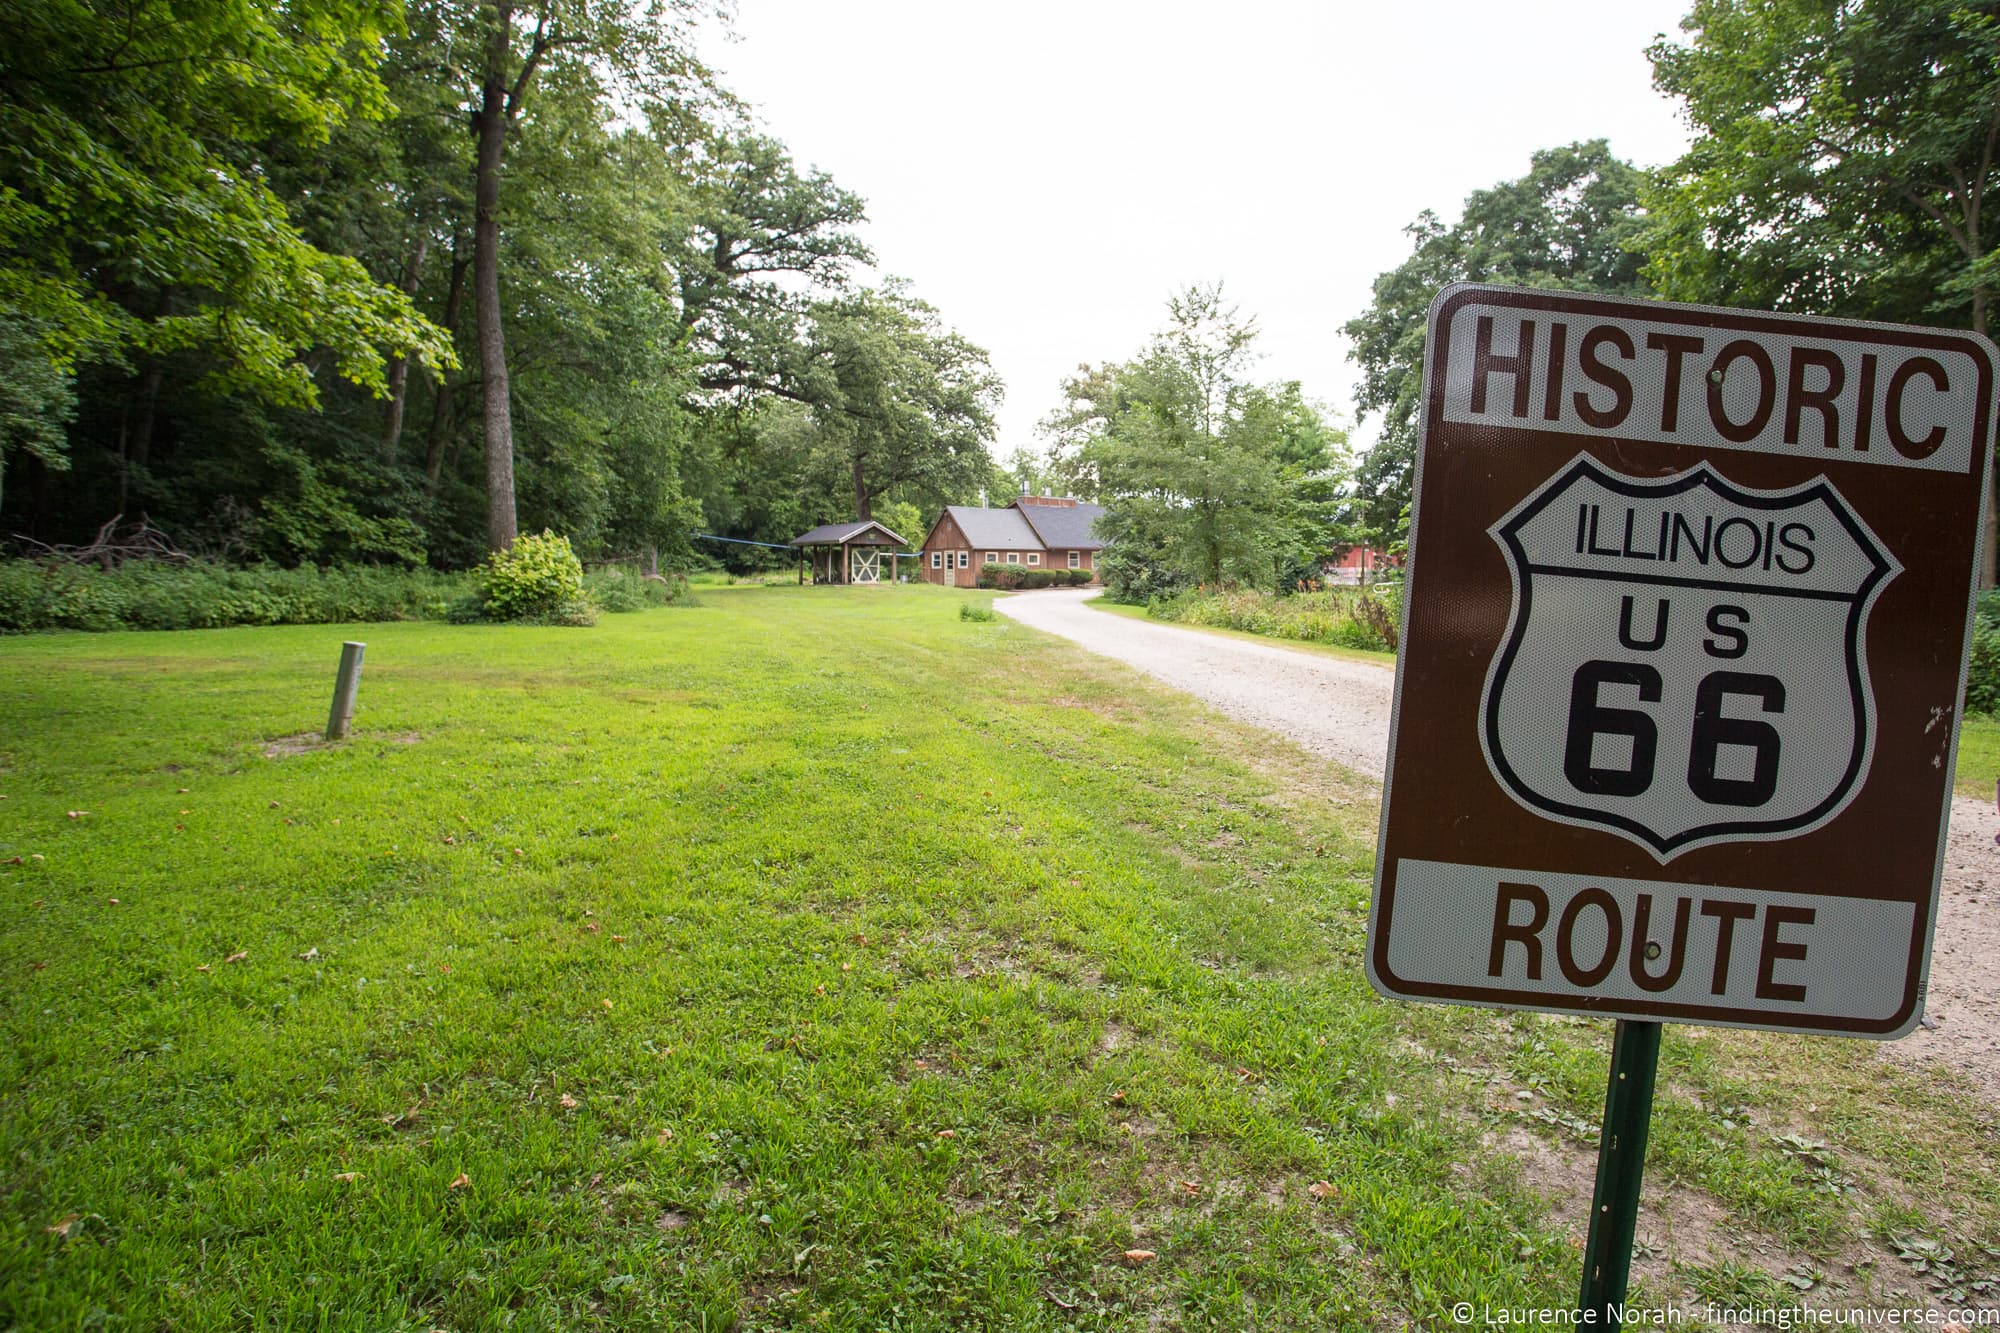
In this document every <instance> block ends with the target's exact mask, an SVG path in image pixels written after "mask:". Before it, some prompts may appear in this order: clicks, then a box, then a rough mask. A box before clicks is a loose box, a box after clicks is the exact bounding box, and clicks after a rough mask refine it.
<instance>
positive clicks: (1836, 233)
mask: <svg viewBox="0 0 2000 1333" xmlns="http://www.w3.org/2000/svg"><path fill="white" fill-rule="evenodd" d="M1681 27H1682V29H1683V30H1684V31H1685V32H1686V34H1687V40H1686V41H1684V42H1668V41H1661V42H1659V43H1657V44H1655V45H1654V46H1653V47H1652V49H1651V51H1650V52H1649V54H1650V55H1651V56H1652V59H1653V72H1654V82H1655V83H1656V85H1657V86H1658V87H1659V88H1660V89H1661V91H1663V92H1666V93H1670V94H1672V95H1674V96H1676V97H1679V98H1681V99H1682V101H1683V102H1684V104H1685V107H1686V112H1687V116H1688V120H1689V122H1690V123H1691V124H1692V125H1693V127H1694V129H1695V131H1696V138H1695V141H1694V143H1693V145H1692V146H1691V147H1690V148H1689V150H1688V152H1687V154H1686V155H1685V156H1684V157H1682V158H1681V159H1680V161H1678V162H1676V163H1674V164H1673V165H1672V166H1671V167H1669V168H1667V169H1666V170H1665V171H1663V172H1662V173H1661V175H1660V182H1659V186H1658V189H1657V190H1656V192H1655V194H1654V196H1653V198H1652V200H1651V202H1652V204H1653V208H1654V210H1655V215H1656V221H1655V224H1654V226H1653V227H1652V228H1651V230H1650V232H1649V234H1648V236H1647V239H1646V248H1647V251H1648V254H1649V261H1648V265H1647V270H1646V271H1647V275H1648V276H1649V277H1650V279H1651V280H1652V282H1653V283H1654V285H1655V286H1656V287H1657V288H1658V290H1659V292H1660V294H1661V295H1663V296H1667V297H1669V298H1672V299H1676V300H1695V301H1712V302H1716V303H1720V304H1727V305H1747V306H1754V307H1759V308H1768V309H1779V310H1794V311H1800V312H1805V313H1816V314H1827V315H1846V316H1858V317H1865V318H1875V319H1890V320H1902V321H1909V322H1917V323H1926V324H1933V323H1949V324H1957V325H1960V326H1963V327H1968V328H1971V329H1973V330H1975V331H1976V332H1980V333H1984V332H1986V328H1987V321H1988V307H1989V305H1990V304H1991V301H1992V297H1993V293H1994V290H1995V284H1996V280H2000V258H1996V250H1995V244H1994V242H1995V238H1996V235H2000V228H1994V227H1989V226H1987V225H1986V221H1987V218H1986V213H1985V202H1986V195H1987V194H1988V192H1989V191H1991V190H1992V189H1993V188H1994V186H1995V183H1996V180H2000V177H1996V170H2000V4H1995V3H1992V0H1984V2H1973V3H1968V0H1893V2H1891V0H1851V2H1849V3H1838V2H1837V0H1697V2H1696V4H1695V6H1694V8H1693V10H1692V11H1691V12H1690V13H1689V15H1688V17H1687V18H1686V19H1685V20H1684V21H1683V22H1682V24H1681ZM1996 548H2000V511H1996V508H1995V505H1994V500H1993V497H1992V496H1991V495H1990V494H1989V496H1988V498H1987V511H1986V556H1987V561H1988V564H1987V568H1986V570H1985V573H1984V581H1985V583H1986V585H1987V586H1989V587H1990V586H1992V585H1993V582H1994V574H1995V568H1996V566H1995V564H1994V562H1995V561H1996V560H2000V549H1996Z"/></svg>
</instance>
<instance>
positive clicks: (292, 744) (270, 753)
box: [167, 731, 424, 772]
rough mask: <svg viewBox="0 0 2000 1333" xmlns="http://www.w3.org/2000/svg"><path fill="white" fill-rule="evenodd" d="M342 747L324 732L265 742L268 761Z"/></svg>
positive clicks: (392, 740) (394, 737)
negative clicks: (329, 738)
mask: <svg viewBox="0 0 2000 1333" xmlns="http://www.w3.org/2000/svg"><path fill="white" fill-rule="evenodd" d="M423 738H424V737H423V733H422V732H419V731H398V732H393V733H391V734H389V735H386V736H370V735H363V734H358V733H357V734H353V735H350V736H349V738H348V739H349V740H350V741H356V740H367V741H375V742H377V743H378V744H379V743H385V742H386V743H387V744H390V745H415V744H416V743H417V742H418V741H420V740H422V739H423ZM340 745H341V742H339V741H330V740H328V739H327V738H326V735H325V733H324V732H318V731H295V732H293V733H292V734H291V735H289V736H275V737H273V738H272V739H270V740H268V741H265V742H264V757H265V758H266V759H290V758H293V757H294V756H297V755H302V754H312V753H313V752H315V751H317V750H334V749H338V748H340ZM167 771H169V772H178V771H179V770H178V769H176V768H174V767H173V766H172V765H168V768H167Z"/></svg>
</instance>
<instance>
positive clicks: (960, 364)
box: [800, 285, 1001, 518]
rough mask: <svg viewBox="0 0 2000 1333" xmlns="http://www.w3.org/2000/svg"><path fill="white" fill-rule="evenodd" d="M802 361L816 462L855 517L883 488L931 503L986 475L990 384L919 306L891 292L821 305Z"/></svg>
mask: <svg viewBox="0 0 2000 1333" xmlns="http://www.w3.org/2000/svg"><path fill="white" fill-rule="evenodd" d="M805 364H806V367H807V369H806V371H805V373H804V374H803V375H802V376H801V377H800V382H801V384H802V386H803V391H804V393H805V395H806V397H807V400H808V401H809V402H811V404H812V405H813V414H814V419H815V421H816V424H817V425H818V427H819V436H820V440H819V451H818V452H819V457H820V458H821V459H822V460H823V462H824V464H825V465H827V466H829V467H831V468H832V469H834V470H837V471H839V472H841V473H844V474H845V476H846V478H847V480H848V481H849V483H850V484H851V486H852V493H853V496H854V515H855V517H857V518H868V517H870V516H871V513H872V509H873V505H874V501H875V499H876V497H878V496H880V495H883V494H885V493H887V492H889V491H890V490H892V489H905V490H909V491H911V492H912V493H914V494H917V495H921V496H923V497H924V498H926V499H938V498H942V497H946V496H955V495H958V494H961V493H963V492H964V490H965V489H966V488H967V487H968V486H977V485H978V484H979V483H980V482H982V481H984V480H986V479H987V478H988V477H989V476H990V473H991V468H992V455H991V453H990V452H989V451H988V445H989V444H990V442H991V441H992V438H993V411H994V409H995V407H996V406H997V405H998V403H999V400H1000V394H1001V385H1000V380H999V378H998V377H997V376H996V375H994V373H993V370H992V367H991V366H990V365H989V364H988V363H987V359H986V352H985V351H984V350H983V349H981V348H979V347H976V346H974V345H973V344H972V343H970V342H968V341H967V340H966V339H964V338H962V337H960V336H959V335H958V334H956V333H954V332H952V331H951V330H950V329H947V328H946V327H945V326H944V323H943V321H942V320H941V319H939V317H938V314H937V311H936V310H934V309H933V308H931V307H930V306H929V305H927V304H925V303H924V302H922V301H919V300H917V299H915V298H913V297H911V296H909V295H908V294H907V293H905V292H903V291H901V290H900V289H899V288H897V287H895V286H893V285H892V286H890V287H887V288H885V289H882V290H864V291H860V292H856V293H854V294H852V295H851V296H846V297H842V298H839V299H836V300H830V301H822V302H820V303H819V304H818V305H816V306H815V307H814V309H813V311H812V330H811V334H810V342H809V345H808V347H807V348H806V351H805Z"/></svg>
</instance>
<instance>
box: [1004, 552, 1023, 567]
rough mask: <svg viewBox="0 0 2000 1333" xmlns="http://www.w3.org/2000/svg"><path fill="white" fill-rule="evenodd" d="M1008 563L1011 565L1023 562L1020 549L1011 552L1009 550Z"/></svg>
mask: <svg viewBox="0 0 2000 1333" xmlns="http://www.w3.org/2000/svg"><path fill="white" fill-rule="evenodd" d="M1007 563H1008V564H1010V565H1018V564H1020V563H1021V553H1020V552H1019V551H1009V552H1007Z"/></svg>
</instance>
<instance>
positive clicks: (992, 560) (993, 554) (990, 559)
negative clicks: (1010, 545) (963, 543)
mask: <svg viewBox="0 0 2000 1333" xmlns="http://www.w3.org/2000/svg"><path fill="white" fill-rule="evenodd" d="M986 563H987V564H989V565H997V564H999V563H1000V553H999V552H998V551H988V552H987V553H986Z"/></svg>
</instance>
